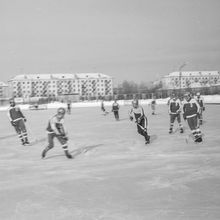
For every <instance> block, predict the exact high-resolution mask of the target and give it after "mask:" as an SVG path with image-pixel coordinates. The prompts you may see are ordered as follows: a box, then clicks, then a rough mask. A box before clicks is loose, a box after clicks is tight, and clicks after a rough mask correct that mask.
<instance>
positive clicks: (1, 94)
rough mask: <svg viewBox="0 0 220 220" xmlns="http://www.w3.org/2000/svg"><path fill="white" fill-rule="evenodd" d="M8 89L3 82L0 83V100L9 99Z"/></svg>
mask: <svg viewBox="0 0 220 220" xmlns="http://www.w3.org/2000/svg"><path fill="white" fill-rule="evenodd" d="M10 95H11V94H10V88H9V86H8V85H7V84H5V83H4V82H0V99H7V98H9V97H10Z"/></svg>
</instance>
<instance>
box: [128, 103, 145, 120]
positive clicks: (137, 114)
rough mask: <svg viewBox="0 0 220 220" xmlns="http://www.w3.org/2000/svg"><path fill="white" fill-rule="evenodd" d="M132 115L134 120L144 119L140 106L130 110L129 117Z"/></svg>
mask: <svg viewBox="0 0 220 220" xmlns="http://www.w3.org/2000/svg"><path fill="white" fill-rule="evenodd" d="M132 115H134V117H135V119H136V120H137V119H138V118H142V117H144V109H143V108H142V107H141V106H138V107H137V108H132V109H131V110H130V116H132Z"/></svg>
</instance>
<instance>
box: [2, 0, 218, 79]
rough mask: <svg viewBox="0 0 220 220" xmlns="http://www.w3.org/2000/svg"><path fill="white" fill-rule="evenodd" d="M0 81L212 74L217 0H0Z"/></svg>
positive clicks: (215, 68) (215, 54) (138, 77)
mask: <svg viewBox="0 0 220 220" xmlns="http://www.w3.org/2000/svg"><path fill="white" fill-rule="evenodd" d="M0 56H1V59H0V81H4V82H7V80H9V79H10V78H12V77H14V76H15V75H17V74H33V73H64V72H66V73H75V72H101V73H104V74H108V75H111V76H113V77H114V80H115V82H116V83H119V82H121V81H123V80H125V79H126V80H134V81H136V82H141V81H145V82H147V81H152V80H156V79H158V78H159V77H161V76H163V75H165V74H168V73H169V72H172V71H176V70H178V68H179V67H180V66H181V65H182V64H183V63H184V62H186V64H187V65H186V66H185V67H184V69H183V70H195V71H196V70H218V71H220V1H219V0H0Z"/></svg>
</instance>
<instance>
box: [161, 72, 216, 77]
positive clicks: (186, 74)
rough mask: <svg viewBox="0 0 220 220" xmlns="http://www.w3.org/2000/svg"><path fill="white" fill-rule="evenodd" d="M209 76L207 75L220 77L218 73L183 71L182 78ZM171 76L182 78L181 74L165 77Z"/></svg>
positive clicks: (176, 73)
mask: <svg viewBox="0 0 220 220" xmlns="http://www.w3.org/2000/svg"><path fill="white" fill-rule="evenodd" d="M198 75H200V76H207V75H213V76H216V75H220V74H219V72H218V71H181V76H186V77H187V76H198ZM171 76H180V72H179V71H176V72H172V73H169V74H168V75H166V76H165V77H171Z"/></svg>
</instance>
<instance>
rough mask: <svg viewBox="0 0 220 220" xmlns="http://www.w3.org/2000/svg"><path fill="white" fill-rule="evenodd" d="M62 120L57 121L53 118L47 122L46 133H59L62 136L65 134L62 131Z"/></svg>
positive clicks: (63, 130)
mask: <svg viewBox="0 0 220 220" xmlns="http://www.w3.org/2000/svg"><path fill="white" fill-rule="evenodd" d="M63 124H64V120H63V119H61V120H58V118H57V117H56V115H55V116H53V117H52V118H51V119H50V120H49V122H48V126H47V131H48V133H57V132H58V133H59V134H62V135H64V134H65V129H64V125H63Z"/></svg>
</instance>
